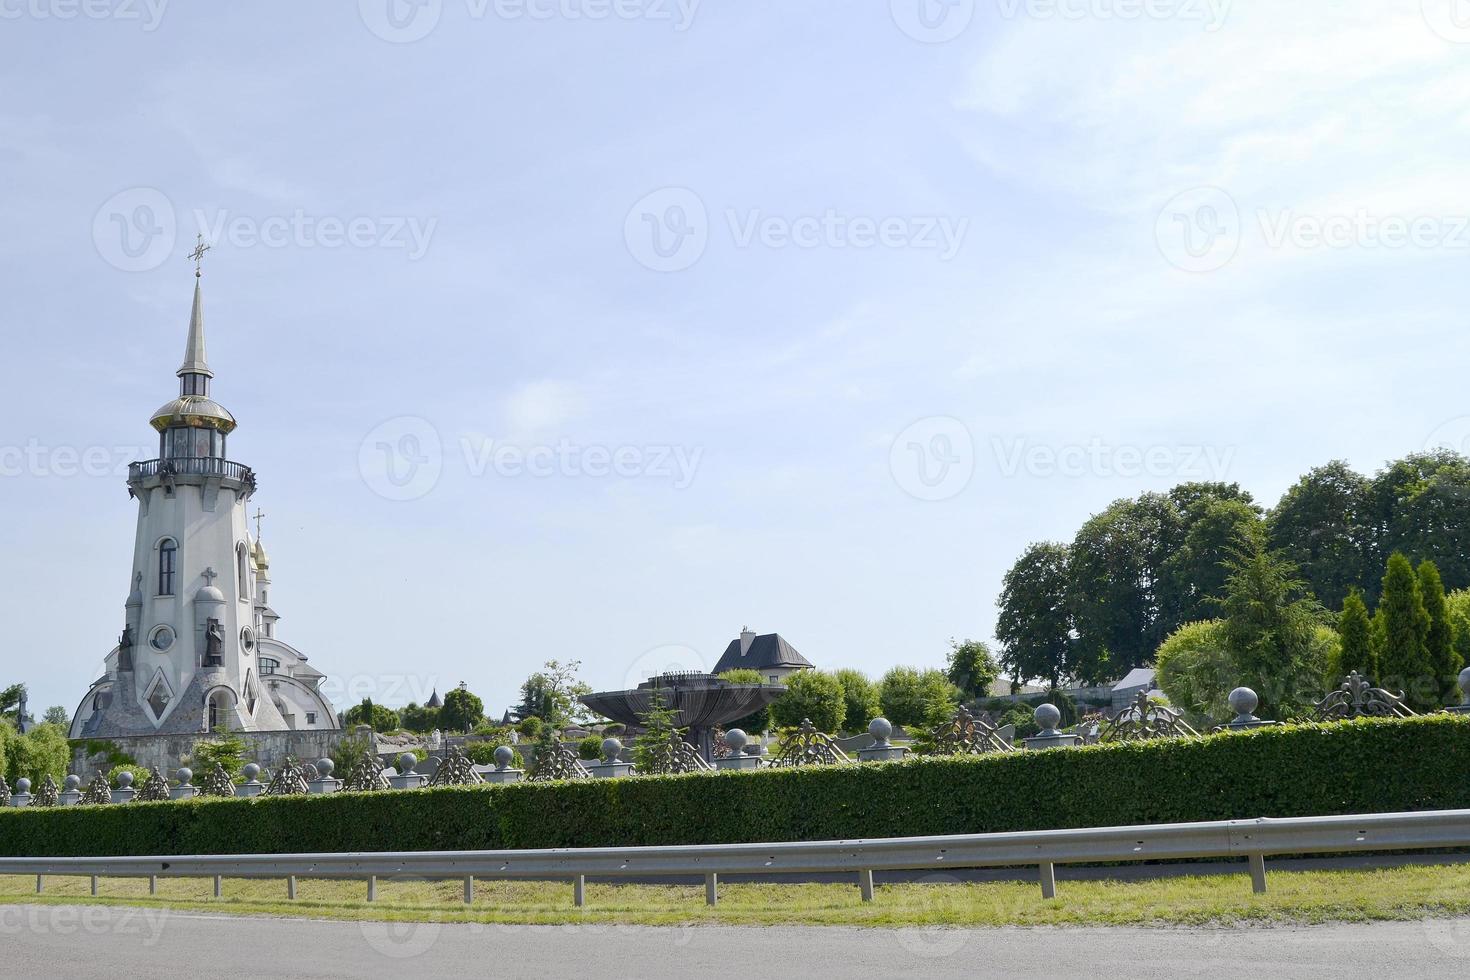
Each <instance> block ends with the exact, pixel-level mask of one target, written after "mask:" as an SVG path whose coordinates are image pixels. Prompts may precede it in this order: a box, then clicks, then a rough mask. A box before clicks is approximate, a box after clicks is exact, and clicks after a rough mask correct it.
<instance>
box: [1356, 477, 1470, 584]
mask: <svg viewBox="0 0 1470 980" xmlns="http://www.w3.org/2000/svg"><path fill="white" fill-rule="evenodd" d="M1371 492H1372V498H1373V506H1374V514H1373V518H1374V530H1375V533H1376V536H1377V539H1378V540H1377V554H1378V555H1380V556H1382V555H1388V554H1391V553H1392V552H1395V551H1401V552H1403V553H1404V555H1405V556H1406V557H1408V558H1409V559H1410V560H1412V561H1416V562H1417V561H1423V560H1424V559H1426V558H1427V559H1430V560H1432V561H1433V562H1434V563H1435V565H1436V566H1437V567H1438V568H1439V572H1440V575H1441V576H1442V577H1443V579H1444V582H1445V585H1446V587H1447V588H1450V589H1461V588H1464V587H1466V586H1467V585H1470V459H1466V458H1465V457H1464V456H1461V455H1460V454H1459V453H1456V452H1452V451H1450V450H1448V449H1438V450H1435V451H1433V452H1427V453H1415V454H1413V455H1410V456H1406V457H1404V458H1403V459H1401V460H1398V461H1396V462H1394V463H1391V464H1389V465H1388V466H1387V467H1386V468H1385V469H1384V470H1383V471H1382V472H1381V473H1379V474H1378V476H1376V477H1375V478H1374V480H1373V484H1372V491H1371ZM1379 560H1382V559H1381V558H1380V559H1379Z"/></svg>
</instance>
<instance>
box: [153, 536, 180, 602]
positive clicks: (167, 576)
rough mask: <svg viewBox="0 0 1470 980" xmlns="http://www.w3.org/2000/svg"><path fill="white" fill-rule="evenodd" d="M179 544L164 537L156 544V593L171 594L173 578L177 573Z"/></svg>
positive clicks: (172, 591)
mask: <svg viewBox="0 0 1470 980" xmlns="http://www.w3.org/2000/svg"><path fill="white" fill-rule="evenodd" d="M178 564H179V546H178V545H177V544H175V543H174V541H173V540H172V539H166V540H165V541H164V542H163V544H161V545H159V546H158V594H159V595H161V596H164V595H173V594H174V580H175V578H176V577H177V575H178Z"/></svg>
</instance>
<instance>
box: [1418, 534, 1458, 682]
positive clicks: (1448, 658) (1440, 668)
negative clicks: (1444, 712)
mask: <svg viewBox="0 0 1470 980" xmlns="http://www.w3.org/2000/svg"><path fill="white" fill-rule="evenodd" d="M1419 594H1420V596H1421V598H1422V599H1423V600H1424V612H1425V613H1427V614H1428V616H1429V633H1428V635H1427V636H1426V638H1425V645H1426V647H1427V648H1428V652H1429V666H1430V668H1431V669H1432V670H1433V672H1434V675H1433V676H1434V679H1435V681H1436V682H1437V684H1438V685H1439V691H1440V701H1439V704H1438V705H1436V707H1442V706H1444V705H1446V704H1459V703H1460V699H1459V698H1458V697H1456V696H1455V694H1456V692H1457V691H1458V689H1459V685H1458V684H1457V683H1456V679H1457V678H1458V677H1459V674H1460V668H1461V667H1462V666H1464V664H1463V663H1462V662H1461V660H1460V654H1459V653H1458V652H1457V651H1456V650H1455V626H1454V623H1453V622H1452V621H1451V620H1450V609H1449V605H1448V604H1447V603H1446V602H1445V596H1444V580H1443V579H1442V578H1440V575H1439V566H1438V565H1436V564H1435V563H1434V562H1432V561H1430V560H1428V559H1427V558H1426V559H1425V560H1424V561H1422V562H1420V563H1419Z"/></svg>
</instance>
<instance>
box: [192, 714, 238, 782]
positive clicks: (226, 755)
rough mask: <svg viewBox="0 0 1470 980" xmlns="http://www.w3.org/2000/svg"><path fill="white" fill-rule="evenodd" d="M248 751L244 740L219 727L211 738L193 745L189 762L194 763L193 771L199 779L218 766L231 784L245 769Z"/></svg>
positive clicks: (236, 780)
mask: <svg viewBox="0 0 1470 980" xmlns="http://www.w3.org/2000/svg"><path fill="white" fill-rule="evenodd" d="M248 750H249V747H248V746H247V745H246V744H245V740H244V739H242V738H241V737H240V736H239V735H236V734H235V733H233V732H231V731H230V730H229V729H228V728H226V727H224V726H223V725H221V726H220V727H219V728H217V729H215V732H214V737H213V738H211V739H208V740H206V741H202V742H195V743H194V751H193V753H192V754H191V761H192V762H193V763H194V771H195V772H197V773H198V774H199V775H200V776H201V777H203V776H204V775H205V774H206V773H210V772H213V771H214V767H215V765H216V764H218V765H221V766H223V767H224V770H225V773H226V774H227V775H228V776H229V777H230V780H231V781H232V782H238V781H239V780H240V778H241V774H242V771H243V770H244V768H245V762H246V752H247V751H248Z"/></svg>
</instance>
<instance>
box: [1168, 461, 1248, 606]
mask: <svg viewBox="0 0 1470 980" xmlns="http://www.w3.org/2000/svg"><path fill="white" fill-rule="evenodd" d="M1237 489H1238V488H1237ZM1171 496H1172V495H1171ZM1183 518H1184V525H1185V532H1184V542H1183V544H1182V545H1181V546H1180V548H1179V550H1178V551H1176V552H1175V553H1174V554H1173V555H1171V556H1169V558H1168V560H1167V561H1166V562H1165V564H1164V572H1165V578H1166V581H1167V583H1168V588H1167V590H1166V594H1167V600H1166V602H1165V606H1166V607H1167V615H1166V620H1167V621H1168V622H1170V623H1175V622H1180V623H1188V622H1193V621H1197V620H1201V619H1210V618H1213V617H1215V616H1216V615H1218V614H1219V611H1220V600H1221V599H1223V598H1224V595H1225V582H1226V578H1227V576H1228V572H1227V571H1226V569H1225V563H1226V561H1228V560H1229V558H1230V549H1231V548H1232V547H1234V546H1235V543H1236V542H1237V541H1239V540H1240V536H1241V535H1242V534H1243V533H1245V532H1247V531H1248V530H1250V529H1252V528H1254V527H1257V526H1259V525H1260V524H1261V514H1260V509H1259V508H1258V507H1256V506H1255V505H1254V504H1251V503H1248V502H1247V501H1246V500H1241V499H1239V498H1235V497H1231V498H1221V497H1215V496H1208V495H1201V496H1197V497H1196V498H1195V499H1194V500H1193V501H1192V502H1191V503H1190V504H1189V505H1188V508H1187V509H1186V510H1185V511H1184V513H1183Z"/></svg>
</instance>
